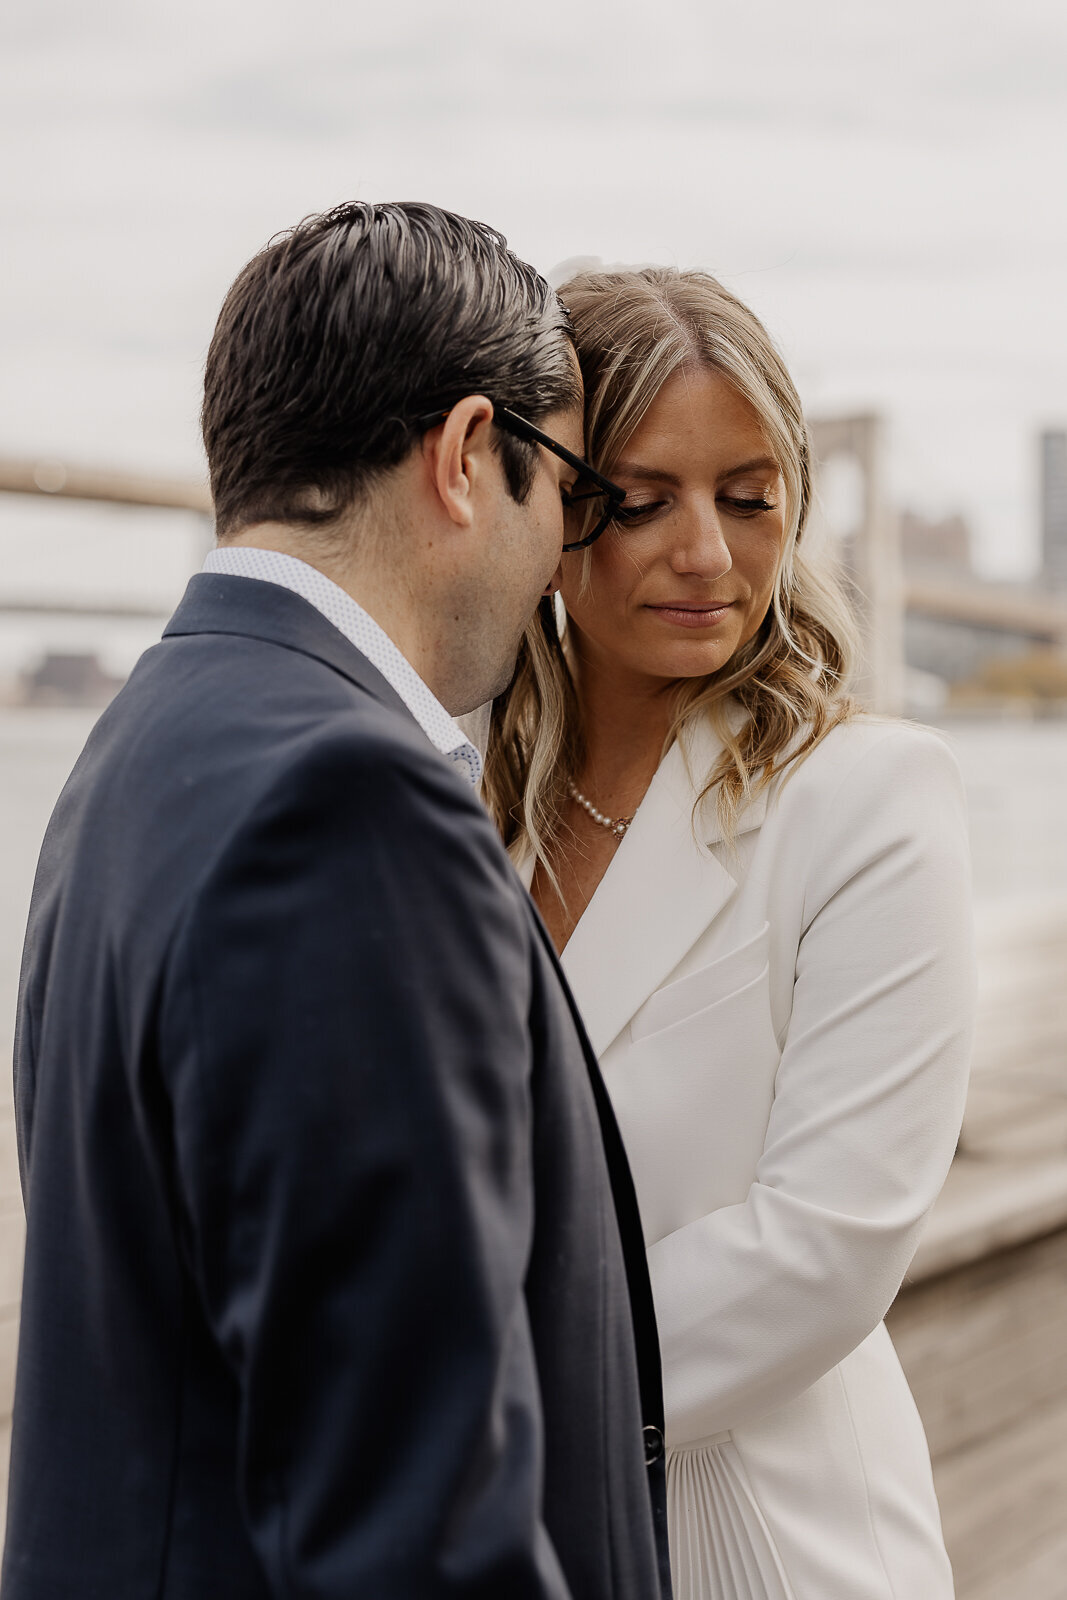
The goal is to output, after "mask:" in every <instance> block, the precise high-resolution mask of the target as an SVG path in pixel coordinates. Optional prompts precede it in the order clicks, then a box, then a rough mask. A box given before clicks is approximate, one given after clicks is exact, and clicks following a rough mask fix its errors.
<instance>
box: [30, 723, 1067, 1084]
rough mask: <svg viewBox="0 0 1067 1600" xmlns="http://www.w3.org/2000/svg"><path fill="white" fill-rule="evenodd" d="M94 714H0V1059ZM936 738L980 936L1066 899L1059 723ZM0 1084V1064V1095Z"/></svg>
mask: <svg viewBox="0 0 1067 1600" xmlns="http://www.w3.org/2000/svg"><path fill="white" fill-rule="evenodd" d="M95 716H96V713H95V712H87V711H73V710H70V711H68V710H62V711H60V710H47V711H41V710H10V709H6V710H0V1040H2V1041H3V1043H2V1046H0V1048H2V1051H3V1056H0V1060H2V1059H3V1058H5V1057H7V1054H8V1041H9V1040H10V1037H11V1029H12V1024H13V1017H14V1004H15V993H16V988H17V983H18V966H19V958H20V952H21V946H22V933H23V925H24V922H25V916H26V906H27V904H28V901H29V896H30V889H31V887H32V883H33V873H34V867H35V864H36V859H37V852H38V849H39V846H40V842H41V836H42V834H43V832H44V828H45V824H46V823H47V821H48V817H49V814H50V812H51V809H52V806H53V804H54V802H55V799H56V796H57V795H58V793H59V791H60V789H61V787H62V785H63V782H64V780H65V778H66V776H67V773H68V772H69V771H70V768H71V766H72V765H73V763H74V760H75V758H76V756H77V754H78V752H79V750H80V749H81V747H82V744H83V743H84V741H85V739H86V736H87V735H88V733H89V730H90V728H91V727H92V725H93V721H94V719H95ZM943 731H944V733H945V736H946V737H947V738H948V739H949V741H950V743H951V744H952V746H953V748H954V750H955V752H956V755H957V757H958V759H959V762H960V765H961V768H962V770H963V776H964V782H965V784H966V787H967V793H968V798H969V801H970V810H971V836H972V846H973V855H974V870H975V890H976V899H977V903H978V910H979V925H980V928H981V926H982V925H983V924H985V925H987V926H988V925H991V924H993V923H1001V924H1002V923H1003V922H1004V921H1005V920H1010V921H1011V922H1013V923H1015V924H1016V925H1018V924H1019V923H1020V921H1022V922H1025V919H1026V917H1027V915H1028V914H1029V909H1030V908H1031V907H1032V908H1033V909H1034V913H1035V915H1037V914H1040V908H1041V907H1043V906H1047V905H1048V903H1049V902H1057V901H1067V722H1064V721H1048V722H1041V721H1029V720H1010V721H1000V720H998V721H978V720H967V721H957V722H954V723H946V724H945V725H944V728H943ZM6 1077H7V1074H6V1070H4V1069H3V1067H2V1066H0V1093H4V1092H5V1086H4V1085H3V1083H2V1080H4V1079H6Z"/></svg>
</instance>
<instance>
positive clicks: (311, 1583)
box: [161, 734, 569, 1600]
mask: <svg viewBox="0 0 1067 1600" xmlns="http://www.w3.org/2000/svg"><path fill="white" fill-rule="evenodd" d="M508 871H509V869H508V867H507V862H506V859H505V857H504V855H503V852H502V851H501V850H500V849H499V847H498V843H497V841H496V839H495V836H494V835H492V833H491V829H490V827H489V823H488V819H487V818H484V816H483V813H482V811H481V808H480V807H479V806H478V805H477V802H476V801H475V800H474V797H473V795H472V794H471V793H470V792H469V791H467V790H465V788H464V786H463V784H462V781H461V780H460V779H459V778H458V777H457V776H456V774H455V773H454V772H453V771H452V770H451V769H450V768H449V767H448V766H447V764H446V763H444V762H442V761H441V760H440V758H439V757H437V756H436V755H435V754H434V753H433V752H431V751H430V750H429V749H427V750H426V751H425V752H423V751H422V750H421V749H418V750H412V749H409V748H408V747H407V746H406V745H405V744H403V743H402V744H400V746H399V747H394V746H393V745H391V744H390V743H389V742H388V741H386V740H384V739H383V740H382V741H381V743H380V744H379V745H378V746H375V744H374V742H373V741H371V742H368V741H367V740H366V739H365V738H364V739H359V740H357V739H353V738H349V737H347V736H344V735H342V734H337V735H336V736H333V735H329V734H327V736H325V737H322V738H316V740H315V742H314V745H313V748H311V749H310V750H308V751H307V752H305V753H304V754H302V755H300V756H299V757H298V758H297V759H295V760H294V761H292V762H289V763H287V764H286V770H285V772H284V774H283V775H282V776H281V777H279V779H278V780H277V781H276V782H274V783H272V784H271V785H269V787H268V791H267V792H266V793H265V794H264V795H263V797H262V798H261V799H260V800H259V801H258V803H257V805H256V807H255V809H254V814H253V815H251V816H250V817H249V818H247V819H245V820H244V821H243V822H240V823H239V824H237V825H235V826H234V828H233V829H232V832H231V836H230V838H229V839H228V840H227V841H226V842H225V844H224V846H223V847H222V849H221V851H220V855H219V859H218V861H217V862H216V863H215V865H214V866H213V867H212V869H211V870H210V872H209V874H208V876H207V879H206V881H205V883H204V884H203V886H202V888H201V889H200V891H199V893H198V894H197V896H196V899H195V903H194V905H193V908H192V910H191V912H190V914H189V916H188V918H187V920H186V924H185V926H184V928H183V929H182V931H181V934H180V937H178V939H177V940H176V943H175V946H174V949H173V952H172V959H171V963H170V971H169V974H168V981H167V991H168V992H167V998H166V1004H165V1008H164V1044H163V1049H162V1051H161V1055H162V1058H163V1061H164V1064H165V1065H164V1072H165V1077H166V1079H167V1089H168V1091H169V1096H170V1101H171V1105H172V1114H173V1130H174V1131H173V1139H174V1163H175V1184H176V1189H177V1199H178V1205H179V1207H180V1211H181V1215H182V1221H181V1228H182V1234H183V1239H184V1253H185V1256H186V1259H187V1261H188V1263H189V1269H190V1274H191V1278H192V1281H193V1286H194V1293H195V1295H196V1297H197V1299H198V1300H199V1304H200V1308H201V1311H200V1314H202V1315H203V1316H205V1317H206V1320H207V1323H208V1326H209V1329H210V1331H211V1333H212V1334H213V1336H214V1339H215V1340H216V1341H217V1345H218V1347H219V1349H220V1350H221V1352H222V1355H223V1357H224V1359H225V1362H226V1363H227V1364H228V1366H229V1369H230V1371H231V1373H232V1375H233V1380H234V1383H235V1386H236V1396H237V1405H238V1407H239V1419H238V1427H239V1438H240V1467H239V1478H240V1481H239V1485H238V1488H239V1493H240V1496H241V1501H242V1505H243V1507H244V1510H245V1515H246V1519H247V1524H248V1529H249V1533H250V1537H251V1539H252V1541H253V1543H254V1546H255V1548H256V1551H257V1553H258V1556H259V1559H260V1561H261V1563H262V1567H263V1571H264V1573H265V1575H266V1580H267V1584H268V1589H269V1592H270V1593H271V1594H272V1595H277V1596H278V1597H279V1600H280V1597H282V1596H285V1597H289V1596H293V1595H296V1594H301V1595H304V1594H307V1595H311V1594H314V1595H316V1596H317V1597H319V1600H330V1597H332V1596H337V1597H338V1600H341V1597H342V1596H343V1597H344V1600H350V1597H351V1596H352V1595H368V1596H370V1595H383V1596H384V1595H401V1594H403V1595H416V1594H417V1595H419V1596H425V1597H426V1600H433V1597H434V1596H444V1595H446V1594H447V1595H448V1596H449V1600H453V1597H460V1596H463V1595H468V1594H469V1595H472V1596H473V1595H478V1596H483V1595H486V1594H490V1593H492V1594H507V1595H509V1596H516V1597H522V1600H526V1597H531V1600H534V1597H536V1600H548V1597H551V1600H565V1597H566V1596H567V1595H568V1592H569V1591H568V1588H567V1585H566V1583H565V1580H564V1578H563V1576H562V1573H561V1570H560V1566H559V1563H558V1560H557V1558H556V1555H555V1552H554V1549H553V1547H552V1545H551V1542H550V1539H549V1536H548V1534H547V1533H546V1531H545V1528H544V1525H543V1522H542V1518H541V1500H540V1495H541V1458H542V1417H541V1408H540V1403H539V1391H538V1376H537V1372H536V1370H535V1363H534V1352H533V1348H532V1342H531V1332H530V1327H529V1324H528V1319H527V1310H526V1303H525V1298H524V1275H525V1271H526V1265H527V1260H528V1257H529V1253H530V1245H531V1231H532V1226H533V1197H532V1193H531V1101H530V1071H531V1045H530V1039H529V1028H528V1020H527V1008H528V1002H529V993H530V987H531V981H532V980H531V970H530V955H529V948H528V940H529V932H528V924H527V923H526V922H525V919H524V918H523V916H522V902H521V899H520V897H519V895H518V894H517V893H516V891H515V887H514V885H513V881H511V880H509V878H508Z"/></svg>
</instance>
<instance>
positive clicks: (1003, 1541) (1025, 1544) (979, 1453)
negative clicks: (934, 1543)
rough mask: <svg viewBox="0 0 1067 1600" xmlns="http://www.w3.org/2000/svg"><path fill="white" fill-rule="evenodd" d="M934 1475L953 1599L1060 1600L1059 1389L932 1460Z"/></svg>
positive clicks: (1063, 1551)
mask: <svg viewBox="0 0 1067 1600" xmlns="http://www.w3.org/2000/svg"><path fill="white" fill-rule="evenodd" d="M934 1478H935V1481H936V1484H937V1494H938V1499H939V1501H940V1502H941V1516H942V1522H943V1524H944V1529H945V1542H946V1544H947V1545H948V1550H949V1554H950V1556H951V1557H952V1565H953V1570H954V1571H955V1574H956V1600H1064V1597H1065V1596H1067V1515H1065V1511H1067V1396H1065V1397H1064V1398H1063V1399H1062V1400H1061V1401H1060V1402H1059V1403H1058V1404H1057V1405H1053V1406H1046V1407H1042V1408H1040V1409H1037V1410H1034V1411H1031V1412H1029V1413H1027V1414H1025V1415H1024V1416H1023V1417H1021V1418H1020V1419H1018V1421H1017V1422H1016V1424H1015V1426H1014V1427H1012V1428H1010V1429H1006V1430H1002V1431H1001V1432H999V1433H998V1434H996V1435H992V1436H990V1437H988V1438H986V1439H984V1440H982V1441H981V1442H980V1443H978V1444H976V1445H973V1446H971V1447H970V1448H969V1449H966V1450H961V1451H958V1452H956V1453H955V1454H953V1455H950V1456H947V1457H945V1458H943V1459H942V1460H941V1461H938V1462H935V1463H934ZM909 1600H911V1597H909ZM914 1600H920V1597H919V1596H915V1597H914Z"/></svg>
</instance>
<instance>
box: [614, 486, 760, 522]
mask: <svg viewBox="0 0 1067 1600" xmlns="http://www.w3.org/2000/svg"><path fill="white" fill-rule="evenodd" d="M671 503H672V502H671V501H669V500H631V498H630V496H629V495H627V497H626V499H625V500H624V501H623V503H622V505H621V506H620V507H619V509H618V511H617V512H616V513H615V521H616V522H617V523H618V525H619V526H620V527H622V528H630V527H636V526H638V525H639V524H640V523H642V522H649V521H651V520H652V518H653V517H655V516H656V515H657V514H658V513H660V512H662V511H666V510H667V509H669V507H670V505H671ZM717 503H718V505H720V506H722V507H723V508H725V510H726V511H727V512H728V513H729V514H730V515H732V516H735V517H758V516H762V515H763V513H764V512H767V511H776V510H777V508H778V502H777V501H776V500H774V499H772V498H771V497H770V496H769V495H767V494H760V495H747V494H720V495H719V496H718V497H717Z"/></svg>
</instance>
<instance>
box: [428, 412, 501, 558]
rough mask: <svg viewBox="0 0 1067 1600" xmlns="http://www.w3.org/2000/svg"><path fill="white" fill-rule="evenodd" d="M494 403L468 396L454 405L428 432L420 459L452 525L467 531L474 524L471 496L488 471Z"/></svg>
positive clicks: (491, 448)
mask: <svg viewBox="0 0 1067 1600" xmlns="http://www.w3.org/2000/svg"><path fill="white" fill-rule="evenodd" d="M492 426H493V402H492V401H491V400H487V399H486V397H485V395H484V394H469V395H467V396H466V397H465V398H464V399H463V400H460V401H459V402H458V404H456V405H454V406H453V407H452V409H451V411H450V412H449V413H448V416H447V417H446V418H445V420H444V422H443V423H442V424H441V425H440V427H437V428H431V430H430V432H429V433H428V434H426V436H425V437H424V439H423V442H422V449H423V457H424V459H425V461H426V465H427V467H428V468H429V472H430V480H431V482H432V484H433V487H434V489H435V490H436V491H437V497H438V499H439V500H440V502H441V506H442V508H443V510H444V511H445V514H446V515H447V516H448V518H449V520H450V521H451V522H454V523H455V524H456V525H457V526H458V527H461V528H469V527H470V525H471V523H472V521H473V520H474V507H473V505H472V502H471V495H472V492H473V490H474V488H475V487H476V485H477V484H478V482H479V480H480V478H481V477H482V475H483V474H484V473H485V472H486V471H488V470H489V469H490V466H491V462H490V457H491V455H492V451H493V442H492Z"/></svg>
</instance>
